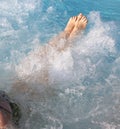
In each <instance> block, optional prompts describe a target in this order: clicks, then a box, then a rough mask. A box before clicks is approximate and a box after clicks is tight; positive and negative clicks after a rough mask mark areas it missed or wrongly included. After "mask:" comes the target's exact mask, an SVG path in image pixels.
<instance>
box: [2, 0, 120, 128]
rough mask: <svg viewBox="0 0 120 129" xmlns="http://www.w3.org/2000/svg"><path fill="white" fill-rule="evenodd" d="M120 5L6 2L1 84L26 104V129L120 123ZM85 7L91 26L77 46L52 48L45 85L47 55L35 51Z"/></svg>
mask: <svg viewBox="0 0 120 129" xmlns="http://www.w3.org/2000/svg"><path fill="white" fill-rule="evenodd" d="M119 6H120V0H115V1H112V0H101V1H99V0H92V1H90V0H84V1H82V0H75V1H73V0H57V1H55V0H1V1H0V89H1V90H4V91H6V92H7V93H8V94H9V95H10V96H11V97H12V98H13V99H14V100H15V101H17V102H18V103H19V104H20V105H21V109H22V113H23V117H22V119H21V121H20V127H21V128H22V129H73V128H74V129H119V128H120V65H119V64H120V51H119V50H120V9H119ZM80 12H82V13H83V14H84V15H85V16H87V18H88V25H87V28H86V30H85V31H84V33H83V34H82V36H79V37H78V39H77V40H76V41H74V42H73V47H72V48H69V49H68V50H66V51H64V52H62V53H55V52H54V51H49V55H48V59H49V61H50V62H51V65H50V67H49V75H50V78H49V84H47V85H42V84H40V83H39V81H36V80H39V75H40V74H41V75H42V73H41V71H42V70H41V69H42V68H46V67H45V66H46V64H47V60H44V61H43V60H41V59H40V58H39V56H35V54H36V53H35V52H36V51H37V52H39V49H40V48H41V47H42V46H44V45H46V44H47V43H48V41H49V40H50V39H51V38H52V37H53V36H55V35H57V34H58V33H59V32H61V31H62V30H63V29H64V27H65V25H66V23H67V21H68V19H69V18H70V17H71V16H74V15H77V14H79V13H80ZM30 53H33V56H29V55H30ZM53 57H54V58H53ZM21 71H22V72H21ZM42 72H43V71H42ZM36 78H37V79H36ZM18 80H19V82H18ZM16 87H17V88H16Z"/></svg>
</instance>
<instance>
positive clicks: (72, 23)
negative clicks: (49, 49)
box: [49, 16, 77, 47]
mask: <svg viewBox="0 0 120 129" xmlns="http://www.w3.org/2000/svg"><path fill="white" fill-rule="evenodd" d="M76 20H77V16H74V17H71V18H70V19H69V21H68V23H67V25H66V27H65V29H64V31H63V32H61V33H60V34H59V35H58V36H56V37H55V38H53V39H52V40H51V41H50V42H49V44H50V45H51V46H53V47H56V46H58V42H59V41H60V39H64V40H67V39H68V38H69V36H70V33H71V32H72V30H73V29H74V26H75V21H76Z"/></svg>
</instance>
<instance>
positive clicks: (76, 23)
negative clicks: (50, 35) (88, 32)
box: [49, 13, 87, 51]
mask: <svg viewBox="0 0 120 129" xmlns="http://www.w3.org/2000/svg"><path fill="white" fill-rule="evenodd" d="M86 25H87V18H86V17H85V16H83V15H82V14H81V13H80V14H79V15H78V16H74V17H71V18H70V19H69V21H68V23H67V25H66V27H65V29H64V31H63V32H62V33H61V34H60V35H58V36H57V37H56V38H54V39H52V40H51V41H50V42H49V44H50V45H51V46H53V47H56V48H58V50H60V51H61V50H64V49H65V48H67V47H68V46H69V45H70V41H71V40H73V39H74V38H75V37H76V36H77V35H78V34H79V33H80V32H81V31H83V30H84V29H85V28H86ZM61 39H64V44H63V45H62V47H59V46H60V44H59V43H58V42H60V40H61Z"/></svg>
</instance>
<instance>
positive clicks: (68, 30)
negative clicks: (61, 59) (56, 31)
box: [64, 16, 77, 38]
mask: <svg viewBox="0 0 120 129" xmlns="http://www.w3.org/2000/svg"><path fill="white" fill-rule="evenodd" d="M76 20H77V16H73V17H71V18H70V19H69V21H68V23H67V25H66V27H65V29H64V32H65V33H66V38H68V37H69V35H70V33H71V32H72V30H73V29H74V27H75V22H76Z"/></svg>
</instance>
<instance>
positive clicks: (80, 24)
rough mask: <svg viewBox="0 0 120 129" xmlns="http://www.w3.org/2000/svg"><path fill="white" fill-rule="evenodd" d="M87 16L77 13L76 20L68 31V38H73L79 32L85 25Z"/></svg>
mask: <svg viewBox="0 0 120 129" xmlns="http://www.w3.org/2000/svg"><path fill="white" fill-rule="evenodd" d="M87 22H88V20H87V18H86V17H85V16H83V15H82V14H80V15H78V17H77V20H76V22H75V27H74V29H73V30H72V32H71V33H70V36H69V40H71V39H74V38H75V37H76V36H77V35H78V34H80V33H81V32H82V31H83V30H84V29H85V28H86V25H87Z"/></svg>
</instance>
